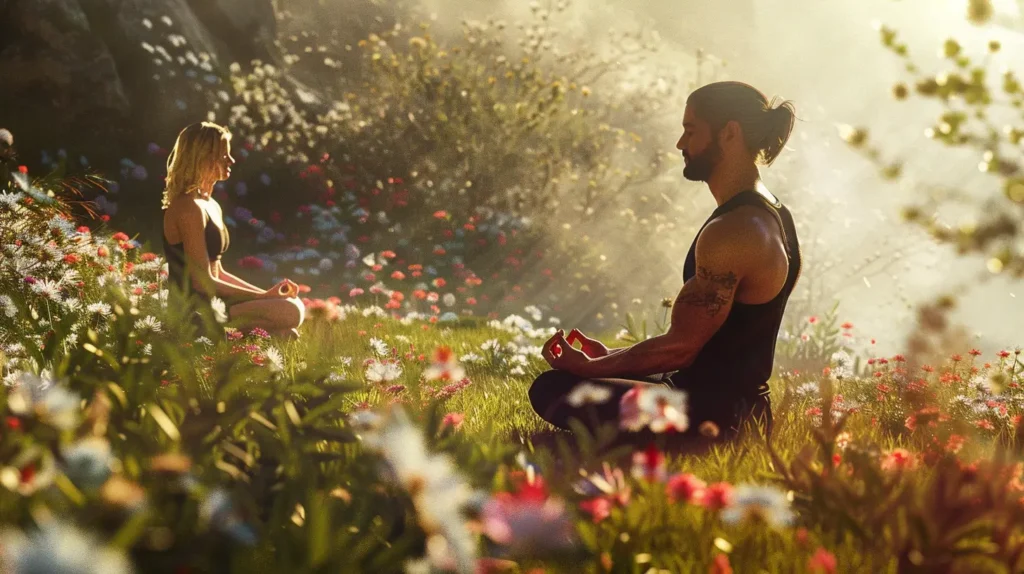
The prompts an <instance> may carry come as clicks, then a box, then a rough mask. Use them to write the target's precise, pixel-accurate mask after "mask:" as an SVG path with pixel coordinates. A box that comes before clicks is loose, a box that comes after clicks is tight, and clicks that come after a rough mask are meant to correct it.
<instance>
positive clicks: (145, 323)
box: [135, 315, 164, 333]
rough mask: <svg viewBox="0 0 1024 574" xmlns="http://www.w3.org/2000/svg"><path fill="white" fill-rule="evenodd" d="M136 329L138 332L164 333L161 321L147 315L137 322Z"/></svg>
mask: <svg viewBox="0 0 1024 574" xmlns="http://www.w3.org/2000/svg"><path fill="white" fill-rule="evenodd" d="M135 329H136V330H138V331H143V332H145V331H151V332H153V333H159V332H161V331H163V329H164V326H163V324H161V323H160V320H159V319H157V318H156V317H154V316H152V315H146V316H145V317H143V318H142V319H138V320H136V321H135Z"/></svg>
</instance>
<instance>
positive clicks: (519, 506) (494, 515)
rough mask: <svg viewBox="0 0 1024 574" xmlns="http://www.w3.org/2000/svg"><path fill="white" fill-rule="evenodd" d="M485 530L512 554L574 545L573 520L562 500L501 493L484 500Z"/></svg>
mask: <svg viewBox="0 0 1024 574" xmlns="http://www.w3.org/2000/svg"><path fill="white" fill-rule="evenodd" d="M480 518H481V522H482V523H483V532H484V534H485V535H487V537H488V538H490V539H491V540H493V541H494V542H496V543H498V544H501V545H502V546H505V547H507V548H508V550H509V551H510V553H512V554H534V553H536V552H537V551H544V550H558V549H564V548H569V547H571V546H573V545H574V536H573V533H574V532H575V530H574V527H573V523H572V519H571V518H570V516H569V514H568V512H566V509H565V505H564V504H563V503H562V501H561V500H558V499H555V498H548V499H546V500H534V499H524V498H522V497H518V496H515V495H512V494H510V493H507V492H499V493H498V494H495V495H494V496H493V497H492V498H491V499H490V500H488V501H487V502H486V503H484V507H483V511H482V512H481V516H480Z"/></svg>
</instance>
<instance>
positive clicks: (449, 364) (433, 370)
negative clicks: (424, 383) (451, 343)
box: [423, 347, 466, 381]
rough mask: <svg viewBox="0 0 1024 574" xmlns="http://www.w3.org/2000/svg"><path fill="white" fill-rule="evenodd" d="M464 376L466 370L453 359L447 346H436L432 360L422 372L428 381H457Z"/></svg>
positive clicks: (452, 354)
mask: <svg viewBox="0 0 1024 574" xmlns="http://www.w3.org/2000/svg"><path fill="white" fill-rule="evenodd" d="M465 376H466V370H465V369H463V368H462V366H461V365H459V363H458V361H456V360H455V354H454V353H452V350H451V349H450V348H449V347H438V348H437V349H436V350H435V351H434V362H433V364H432V365H430V367H428V368H427V369H426V371H424V372H423V377H424V378H425V379H426V380H428V381H436V380H441V381H459V380H462V378H463V377H465Z"/></svg>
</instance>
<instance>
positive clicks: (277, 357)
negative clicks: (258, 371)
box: [263, 347, 284, 373]
mask: <svg viewBox="0 0 1024 574" xmlns="http://www.w3.org/2000/svg"><path fill="white" fill-rule="evenodd" d="M263 354H264V355H266V356H267V360H268V361H270V370H271V371H274V372H278V373H279V372H281V371H283V370H284V357H283V356H282V355H281V351H278V350H277V349H276V348H275V347H267V348H266V349H265V350H264V351H263Z"/></svg>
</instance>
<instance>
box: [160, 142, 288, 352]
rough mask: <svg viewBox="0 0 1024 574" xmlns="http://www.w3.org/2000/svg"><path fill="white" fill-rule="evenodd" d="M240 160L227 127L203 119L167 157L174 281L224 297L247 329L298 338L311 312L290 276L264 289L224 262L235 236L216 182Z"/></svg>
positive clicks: (168, 248) (167, 226)
mask: <svg viewBox="0 0 1024 574" xmlns="http://www.w3.org/2000/svg"><path fill="white" fill-rule="evenodd" d="M234 163H235V160H234V158H233V157H231V133H230V132H228V130H227V129H225V128H223V127H221V126H219V125H217V124H214V123H210V122H202V123H197V124H192V125H190V126H188V127H187V128H185V129H184V130H182V132H181V133H180V134H178V140H177V141H176V142H175V143H174V149H173V150H171V155H170V157H168V158H167V184H166V188H165V189H164V195H163V209H164V229H163V241H164V254H165V256H166V257H167V266H168V273H169V280H170V282H171V283H172V284H173V285H174V286H176V287H177V288H178V289H180V290H182V291H183V292H186V293H187V292H192V293H194V294H195V295H196V296H198V297H200V298H202V299H204V300H206V301H209V300H210V299H211V298H212V297H218V298H220V299H223V300H224V301H225V303H227V311H228V316H229V318H230V320H231V323H232V324H234V325H236V326H238V327H239V328H241V329H252V328H255V327H260V328H262V329H265V330H266V331H268V332H269V333H271V334H272V335H277V336H283V337H287V338H295V337H298V335H299V332H298V327H299V326H300V325H301V324H302V321H303V318H304V315H305V306H304V305H303V303H302V301H301V300H300V299H298V297H297V295H298V285H296V284H295V283H293V282H291V281H289V280H288V279H285V280H283V281H281V282H280V283H278V284H277V285H274V286H273V287H271V288H270V289H260V288H259V287H256V286H255V285H251V284H249V283H246V282H245V281H243V280H242V279H239V278H238V277H236V276H234V275H232V274H231V273H228V272H227V270H225V269H224V266H223V264H222V262H221V258H222V256H223V255H224V252H225V251H227V248H228V244H229V241H230V237H229V236H228V230H227V228H226V227H225V226H224V219H223V216H222V211H221V208H220V205H219V204H218V203H217V201H216V200H215V199H213V197H212V194H213V186H214V185H215V184H216V183H217V182H219V181H224V180H226V179H227V178H228V177H229V176H230V175H231V166H232V165H233V164H234Z"/></svg>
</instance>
